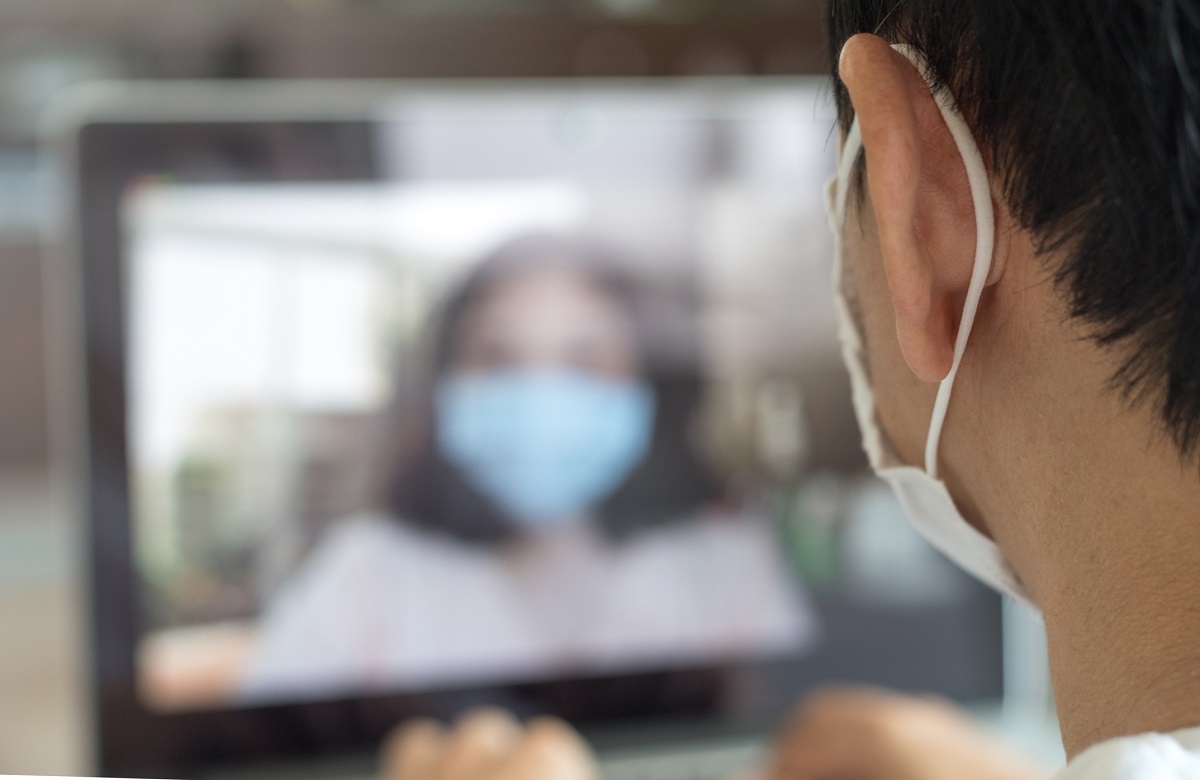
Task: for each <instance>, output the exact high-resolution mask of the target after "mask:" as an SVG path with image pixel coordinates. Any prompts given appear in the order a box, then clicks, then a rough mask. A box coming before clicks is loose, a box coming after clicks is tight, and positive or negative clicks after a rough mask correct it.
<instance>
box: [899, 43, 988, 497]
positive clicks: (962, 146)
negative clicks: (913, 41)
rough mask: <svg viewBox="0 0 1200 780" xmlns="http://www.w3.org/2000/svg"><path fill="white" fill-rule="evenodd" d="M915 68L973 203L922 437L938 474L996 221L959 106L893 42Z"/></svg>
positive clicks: (914, 53) (917, 58) (915, 54)
mask: <svg viewBox="0 0 1200 780" xmlns="http://www.w3.org/2000/svg"><path fill="white" fill-rule="evenodd" d="M892 48H893V49H895V50H896V51H898V52H899V53H900V54H902V55H903V56H904V58H905V59H907V60H908V61H909V62H911V63H912V64H913V67H915V68H916V69H917V72H919V73H920V74H921V78H923V79H925V83H926V84H929V88H930V92H931V94H932V95H933V99H934V102H936V103H937V107H938V110H939V111H940V112H941V114H942V119H943V120H944V121H945V122H946V127H947V128H948V129H949V130H950V135H951V136H952V137H953V138H954V145H955V146H957V147H958V153H959V155H961V157H962V161H963V165H964V166H965V167H966V169H967V181H968V183H969V184H970V186H971V202H972V204H973V205H974V207H975V267H974V269H973V270H972V271H971V282H970V284H969V286H968V287H967V300H966V302H965V303H964V304H963V312H962V320H961V321H960V322H959V326H958V336H957V338H955V341H954V361H953V363H951V365H950V373H948V374H946V378H945V379H943V380H942V382H941V384H940V385H939V386H938V393H937V400H936V401H935V402H934V405H933V417H932V418H931V419H930V421H929V437H928V438H927V439H926V441H925V472H926V473H927V474H929V476H931V477H935V478H936V477H937V455H938V443H939V442H940V441H941V438H942V426H943V425H944V424H945V422H946V411H947V410H948V409H949V408H950V393H951V391H952V390H953V388H954V378H955V376H957V375H958V367H959V365H960V364H961V363H962V358H963V354H964V353H965V352H966V351H967V341H968V340H969V339H970V338H971V328H972V326H973V325H974V324H975V314H976V312H977V311H978V310H979V299H980V297H982V295H983V288H984V287H985V286H986V285H987V278H988V273H989V272H990V271H991V268H992V251H993V246H994V244H995V230H996V222H995V215H994V213H993V211H992V191H991V188H990V187H989V186H988V176H987V169H986V168H985V167H984V165H983V155H981V154H980V153H979V147H978V146H976V145H975V138H974V137H973V136H972V135H971V129H970V128H969V127H967V123H966V121H965V120H964V119H963V118H962V114H960V113H959V112H958V108H957V107H956V106H955V105H954V99H953V97H951V95H950V93H949V91H947V90H945V89H942V90H936V89H934V88H933V84H932V81H931V79H930V77H929V66H928V63H927V62H926V60H925V56H924V55H923V54H922V53H921V52H919V51H918V50H916V49H914V48H913V47H911V46H908V45H907V44H902V43H897V44H892Z"/></svg>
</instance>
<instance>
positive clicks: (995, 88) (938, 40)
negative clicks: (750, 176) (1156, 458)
mask: <svg viewBox="0 0 1200 780" xmlns="http://www.w3.org/2000/svg"><path fill="white" fill-rule="evenodd" d="M826 19H827V26H828V35H829V41H830V52H831V55H832V69H833V73H834V74H835V76H836V74H837V58H838V54H839V52H840V51H841V48H842V45H843V44H844V43H845V41H846V40H847V39H848V38H850V37H851V36H852V35H854V34H856V33H860V32H869V33H875V34H877V35H879V36H881V37H882V38H884V39H885V40H887V41H889V42H890V43H907V44H909V45H911V46H914V47H916V48H917V49H920V50H921V51H922V52H923V53H924V54H925V56H926V57H927V58H928V61H929V66H930V69H931V71H932V73H931V74H930V75H931V76H932V77H933V79H934V80H935V88H936V89H948V90H949V91H950V93H951V94H952V95H953V96H954V98H955V101H956V102H957V104H958V107H959V109H960V110H961V111H962V113H963V116H964V118H965V119H966V120H967V123H968V124H969V125H970V127H971V129H972V131H973V132H974V135H975V138H976V140H977V142H978V143H979V145H980V148H981V149H982V150H983V151H984V154H985V156H989V157H990V158H991V161H992V163H993V165H994V169H995V171H996V174H997V175H998V177H999V181H1000V183H1001V186H1002V192H1003V197H1004V199H1005V201H1006V204H1007V206H1008V207H1009V209H1010V210H1011V211H1012V213H1013V215H1014V217H1015V218H1016V220H1017V221H1018V222H1019V224H1020V225H1021V227H1022V228H1023V229H1025V230H1028V231H1030V232H1031V233H1032V234H1033V235H1034V236H1035V237H1036V240H1037V242H1038V250H1039V252H1040V253H1041V254H1043V255H1044V256H1045V255H1049V254H1050V253H1055V254H1056V255H1058V256H1060V257H1061V258H1062V259H1061V261H1060V262H1059V264H1057V265H1055V266H1054V267H1052V268H1050V269H1049V270H1050V271H1051V272H1052V274H1053V278H1054V280H1055V283H1056V285H1057V287H1058V289H1059V290H1060V291H1061V293H1062V294H1063V296H1064V299H1065V300H1066V302H1067V304H1068V306H1069V311H1070V313H1071V316H1073V317H1076V318H1079V319H1080V320H1081V321H1083V322H1085V323H1087V325H1088V326H1089V327H1090V328H1091V329H1092V331H1091V332H1092V333H1093V335H1094V337H1095V339H1096V341H1097V342H1098V343H1099V344H1101V345H1104V346H1119V347H1121V348H1123V349H1124V350H1126V352H1125V353H1124V354H1123V356H1124V360H1123V363H1122V365H1121V367H1120V368H1119V370H1118V371H1117V372H1116V373H1115V374H1114V376H1113V377H1112V379H1111V384H1112V387H1113V389H1115V390H1117V391H1119V392H1121V393H1122V394H1123V396H1124V397H1125V399H1126V400H1127V401H1129V402H1131V403H1134V404H1137V403H1141V402H1146V401H1150V402H1153V403H1155V404H1156V405H1157V407H1158V409H1159V412H1160V414H1161V419H1162V422H1163V425H1164V430H1165V432H1166V433H1167V434H1168V435H1169V436H1170V437H1171V438H1172V439H1173V441H1174V443H1175V445H1176V446H1177V447H1178V448H1179V450H1180V452H1181V453H1182V454H1183V456H1184V457H1185V458H1189V457H1192V456H1195V455H1197V454H1200V2H1198V1H1197V0H1093V2H1088V3H1066V2H1055V1H1054V0H830V2H829V5H828V12H827V17H826ZM834 84H835V87H834V89H835V95H836V100H837V104H838V113H839V117H840V122H841V125H842V127H843V129H845V128H847V127H848V126H849V124H850V121H851V119H852V117H853V107H852V106H851V105H850V101H849V97H848V95H847V93H846V90H845V87H844V85H843V84H842V83H841V82H840V81H839V80H838V79H836V78H835V79H834Z"/></svg>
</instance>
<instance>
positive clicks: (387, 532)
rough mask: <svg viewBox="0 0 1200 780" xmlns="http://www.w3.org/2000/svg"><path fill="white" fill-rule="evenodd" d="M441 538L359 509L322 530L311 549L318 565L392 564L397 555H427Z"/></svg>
mask: <svg viewBox="0 0 1200 780" xmlns="http://www.w3.org/2000/svg"><path fill="white" fill-rule="evenodd" d="M442 546H444V543H442V542H441V540H438V539H435V538H434V537H432V536H430V535H428V534H425V533H423V532H421V531H419V530H417V529H415V528H412V527H411V526H409V525H408V524H406V523H404V522H403V521H402V520H400V519H398V518H395V517H392V516H390V515H387V514H384V513H381V512H363V513H360V514H357V515H352V516H349V517H346V518H344V519H342V520H338V521H337V522H336V523H334V525H333V526H332V527H331V528H330V529H329V530H328V531H326V532H325V535H324V536H323V537H322V539H321V541H320V542H318V544H317V547H316V549H315V550H314V551H313V553H312V562H313V565H314V566H317V567H320V568H333V569H342V568H357V567H360V566H363V565H369V564H370V563H372V562H378V563H381V564H384V565H389V566H390V565H393V564H395V563H396V562H397V559H416V560H422V559H427V558H428V557H429V555H431V554H433V553H434V552H435V551H436V549H437V548H439V547H442Z"/></svg>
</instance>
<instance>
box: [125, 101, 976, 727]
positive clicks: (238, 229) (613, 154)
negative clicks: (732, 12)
mask: <svg viewBox="0 0 1200 780" xmlns="http://www.w3.org/2000/svg"><path fill="white" fill-rule="evenodd" d="M827 101H828V99H827V96H825V95H824V94H822V93H821V92H820V90H818V89H817V88H815V87H813V88H798V87H794V86H792V87H787V88H784V87H780V88H778V89H766V88H764V89H757V90H745V91H728V92H718V93H713V92H704V93H701V92H696V93H690V92H688V91H686V90H679V91H676V92H673V93H670V94H666V95H664V94H662V93H641V92H638V91H636V90H632V91H626V92H615V91H614V92H605V91H595V92H593V93H578V94H568V93H558V94H554V95H549V94H542V93H539V92H537V91H520V90H516V91H508V92H496V93H488V94H484V95H478V94H470V95H466V94H464V95H457V94H455V93H454V92H453V91H449V92H445V93H442V94H434V93H430V94H412V95H408V96H405V97H403V98H398V99H397V100H396V101H395V102H392V103H389V104H388V105H387V106H386V108H385V109H384V110H383V111H382V112H381V114H380V116H379V118H378V121H377V128H378V130H377V142H378V144H379V148H380V149H381V150H382V152H381V160H382V161H381V166H382V172H381V175H380V177H379V178H378V179H376V180H371V181H365V180H364V181H361V182H353V181H352V182H340V183H329V182H312V183H309V182H304V181H292V182H286V183H278V182H276V183H262V182H238V181H237V180H236V177H230V179H229V180H228V181H206V182H196V181H180V180H174V179H170V178H162V177H146V178H144V179H142V180H139V181H138V182H137V183H136V184H135V185H134V186H131V187H129V188H127V190H126V196H125V198H124V200H123V202H122V222H123V231H124V233H123V235H124V246H125V253H124V274H125V286H126V290H127V304H126V307H127V315H126V319H125V331H126V333H125V349H126V354H127V360H126V364H125V365H126V376H125V382H126V387H127V398H128V414H127V430H126V439H127V447H128V463H129V470H128V479H129V495H130V507H131V515H132V520H131V522H132V543H133V552H134V555H133V560H134V566H135V569H136V575H137V577H136V583H137V589H138V594H137V595H138V599H139V607H138V609H139V611H140V621H139V625H140V626H141V629H140V633H139V639H138V641H137V646H136V649H135V661H136V674H137V691H138V696H139V697H140V700H141V702H142V703H143V705H144V706H146V707H147V708H148V709H150V710H154V711H160V712H181V711H193V710H204V709H223V708H231V707H233V708H239V707H249V706H255V705H263V704H280V703H288V702H299V701H318V700H322V699H336V698H345V697H354V696H364V695H373V694H397V693H406V692H421V691H431V690H440V689H448V688H465V687H470V686H475V685H499V684H509V683H526V682H537V681H548V680H556V679H576V678H581V677H604V676H608V675H620V674H628V673H637V672H643V671H658V670H664V669H676V668H678V669H686V668H693V667H696V668H699V667H713V666H717V665H722V664H730V663H747V662H760V661H761V662H774V661H784V660H786V661H788V662H792V663H797V664H800V665H803V664H804V662H805V659H806V658H814V659H815V658H817V657H819V656H821V653H822V651H823V650H824V652H825V657H829V655H830V653H829V648H843V649H844V648H855V647H864V648H865V647H868V646H882V647H887V646H889V642H893V641H895V640H896V632H897V631H898V630H900V631H904V630H911V628H908V629H905V628H900V629H898V628H897V626H913V625H930V624H929V623H925V624H922V623H921V622H920V621H919V620H918V621H917V622H912V621H909V620H908V618H910V617H912V616H918V617H921V616H924V617H925V618H927V619H930V620H934V621H935V622H936V621H937V620H941V621H943V622H946V621H949V622H951V623H953V622H955V621H958V622H960V623H961V622H962V621H964V620H967V621H969V620H970V616H971V615H972V614H973V613H975V612H977V611H978V609H979V606H978V604H979V600H978V595H979V594H978V591H977V590H976V589H975V588H974V587H973V586H972V585H971V584H970V583H969V582H968V581H967V580H966V579H965V578H963V577H962V576H960V575H959V574H958V573H957V572H955V571H954V570H953V569H952V568H951V567H950V565H949V564H948V563H946V562H945V561H944V560H943V559H941V558H940V557H939V556H938V555H937V554H936V553H934V552H933V551H932V550H931V549H930V548H928V547H927V546H925V545H924V543H923V542H921V541H920V540H919V539H918V538H917V537H916V536H915V534H914V533H913V532H912V531H911V530H910V529H909V528H908V526H907V525H906V524H905V522H904V520H903V517H902V513H901V510H900V509H899V507H898V505H897V504H896V503H895V502H894V500H893V499H892V498H891V497H890V495H889V494H888V493H887V490H886V488H884V487H882V486H881V484H880V483H878V482H876V481H874V480H873V479H871V478H869V477H867V476H866V475H865V473H864V471H863V466H864V464H863V460H862V457H861V454H860V451H859V444H858V433H857V431H856V429H855V427H854V422H853V415H852V411H851V407H850V401H849V393H848V385H847V382H846V379H845V377H844V374H843V372H842V370H841V368H840V362H839V361H840V359H839V348H838V343H837V339H836V334H835V329H834V324H833V323H834V317H833V308H832V299H831V283H830V279H829V275H830V267H831V250H832V241H831V239H830V236H829V231H828V227H827V224H826V218H825V213H824V203H823V199H822V194H823V186H822V185H823V183H824V181H825V180H826V179H827V178H828V177H829V176H830V175H831V174H832V172H833V160H834V156H835V153H836V143H837V141H836V135H835V134H834V133H833V131H832V120H831V116H830V108H829V106H828V105H827ZM848 615H865V616H882V617H880V619H877V620H876V619H869V618H861V619H853V618H848V617H847V616H848ZM889 616H891V618H892V619H891V620H889V619H888V618H889ZM897 616H899V620H897V619H896V618H897ZM906 621H907V622H906ZM838 652H845V651H844V650H839V651H838ZM851 656H853V651H850V652H849V654H848V655H846V657H851ZM928 660H929V659H928V658H926V659H920V658H916V659H913V660H912V663H914V664H918V665H920V664H922V663H926V662H927V661H928ZM834 668H835V669H836V666H835V667H834ZM847 668H848V669H849V668H850V667H847ZM849 673H850V674H851V675H852V674H853V672H852V671H851V672H849Z"/></svg>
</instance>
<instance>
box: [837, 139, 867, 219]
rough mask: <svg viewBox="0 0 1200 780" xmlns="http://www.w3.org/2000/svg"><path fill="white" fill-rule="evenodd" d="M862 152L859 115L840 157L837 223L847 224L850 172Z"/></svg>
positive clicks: (844, 143)
mask: <svg viewBox="0 0 1200 780" xmlns="http://www.w3.org/2000/svg"><path fill="white" fill-rule="evenodd" d="M861 152H862V130H861V129H859V126H858V117H855V118H854V121H853V122H851V123H850V132H848V133H846V140H845V141H844V142H843V143H842V155H841V157H840V158H839V159H838V171H837V192H835V193H834V197H835V200H834V206H835V211H834V216H835V217H836V218H837V224H838V225H839V226H840V225H844V224H846V201H847V200H848V199H849V197H850V173H851V172H852V171H853V170H854V164H855V163H856V162H858V155H859V154H860V153H861Z"/></svg>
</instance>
